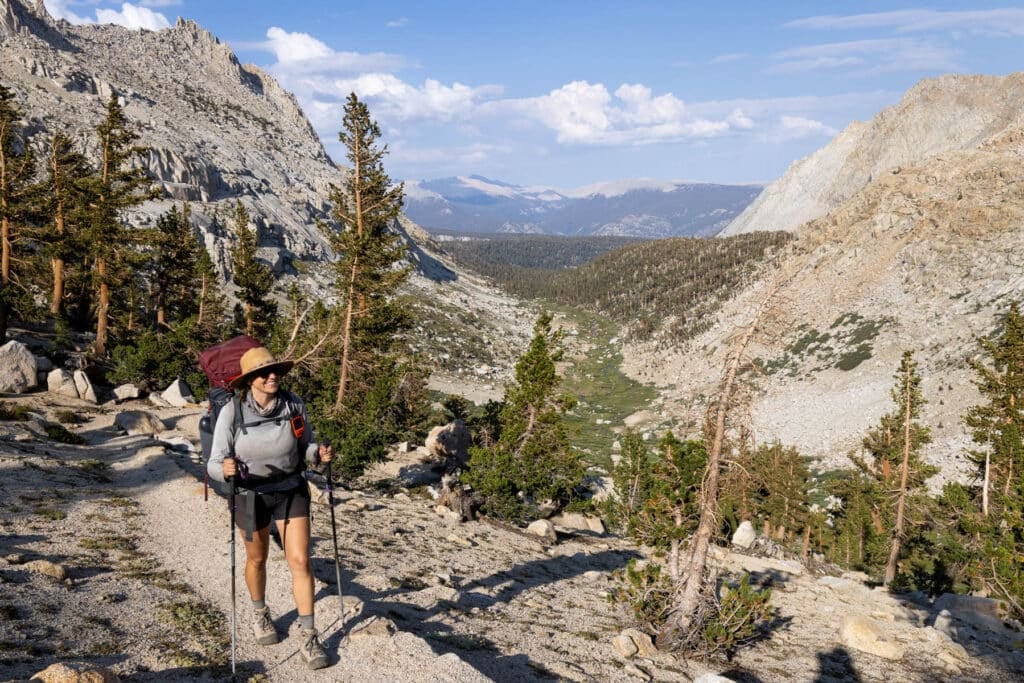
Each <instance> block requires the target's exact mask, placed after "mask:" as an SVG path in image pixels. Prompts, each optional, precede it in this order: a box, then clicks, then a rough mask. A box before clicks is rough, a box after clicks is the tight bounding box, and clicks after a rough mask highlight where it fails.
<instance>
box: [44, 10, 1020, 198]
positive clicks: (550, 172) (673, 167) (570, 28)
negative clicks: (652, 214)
mask: <svg viewBox="0 0 1024 683" xmlns="http://www.w3.org/2000/svg"><path fill="white" fill-rule="evenodd" d="M45 3H46V6H47V8H48V9H49V11H50V12H51V14H53V15H54V16H57V17H61V18H65V19H67V20H68V21H71V22H72V23H81V22H86V21H89V22H95V21H100V22H110V23H119V24H122V25H125V26H130V27H133V28H139V27H144V28H149V29H154V30H155V29H159V28H161V27H166V26H168V25H172V24H173V23H174V21H175V20H176V18H177V17H179V16H180V17H184V18H188V19H194V20H195V21H197V22H198V23H199V24H200V25H201V26H203V27H204V28H206V29H208V30H209V31H210V32H211V33H213V34H214V35H216V36H217V37H218V38H220V39H221V40H222V41H224V42H226V43H228V44H229V45H231V47H232V48H233V49H234V50H235V52H236V53H237V54H238V57H239V59H240V60H241V61H242V62H245V63H252V64H256V65H258V66H260V67H262V68H263V69H265V70H266V71H268V72H270V73H271V74H273V75H274V76H275V77H276V78H277V79H278V80H279V81H280V82H281V83H282V85H283V86H284V87H285V88H287V89H288V90H290V91H292V92H293V93H295V95H296V96H297V97H298V100H299V102H300V104H301V105H302V107H303V110H304V111H305V113H306V115H307V116H308V117H309V118H310V120H311V121H312V123H313V125H314V127H315V128H316V129H317V131H318V132H319V133H320V136H321V138H322V139H323V141H324V144H325V146H326V147H327V150H328V152H329V153H330V154H331V155H332V156H333V157H334V158H335V159H339V160H340V159H343V155H342V153H341V151H340V149H339V147H338V144H337V137H338V130H339V129H340V125H341V116H342V111H341V102H342V101H343V100H344V98H345V97H346V96H347V95H348V93H349V92H352V91H354V92H356V94H357V95H358V96H359V97H360V99H362V100H364V101H365V102H366V103H367V104H368V105H369V107H370V111H371V113H372V115H373V116H374V118H376V119H377V120H378V122H379V123H380V125H381V128H382V130H383V141H384V142H385V143H387V145H388V147H389V149H390V155H389V156H388V158H387V159H386V161H385V167H386V169H387V171H388V173H389V174H390V175H391V176H392V178H394V179H396V180H399V179H401V180H412V179H433V178H441V177H446V176H452V175H471V174H479V175H484V176H487V177H489V178H493V179H498V180H504V181H507V182H511V183H515V184H519V185H525V186H537V185H544V186H551V187H556V188H560V189H571V188H576V187H579V186H582V185H588V184H593V183H598V182H605V181H614V180H620V179H625V178H652V179H658V180H698V181H708V182H722V183H746V182H764V181H771V180H774V179H775V178H777V177H779V176H780V175H781V174H782V173H783V172H785V170H786V168H787V167H788V166H789V164H790V163H792V162H793V161H795V160H797V159H799V158H801V157H804V156H806V155H808V154H810V153H811V152H813V151H814V150H816V149H818V148H820V147H822V146H823V145H825V144H826V143H827V142H828V141H829V140H830V139H831V138H832V137H833V136H835V135H836V134H837V133H838V132H839V131H841V130H842V129H843V128H845V127H846V126H847V125H848V124H849V123H851V122H852V121H854V120H867V119H870V118H871V117H872V116H874V115H875V114H876V113H877V112H878V111H880V110H881V109H882V108H884V107H886V106H890V105H893V104H895V103H897V102H898V101H899V99H900V97H901V96H902V94H903V93H904V92H905V91H906V90H907V89H908V88H910V87H911V86H913V85H914V84H915V83H916V82H918V81H919V80H921V79H922V78H925V77H933V76H938V75H942V74H946V73H980V74H990V75H1005V74H1007V73H1010V72H1011V71H1013V70H1015V69H1019V68H1022V66H1021V65H1024V5H1022V6H1013V5H1010V4H1007V3H1005V2H1004V3H989V2H985V1H984V0H962V1H960V2H931V3H928V4H898V3H893V2H871V1H863V2H848V1H832V2H795V1H794V2H730V1H727V0H722V1H719V2H698V1H693V2H683V1H682V0H679V1H672V2H670V1H668V0H665V1H662V2H650V1H646V0H633V1H632V2H629V3H626V2H622V1H621V0H617V1H612V2H606V1H605V0H587V1H585V2H582V1H579V2H578V1H576V0H562V1H558V0H547V1H545V2H535V1H533V0H518V1H517V2H503V3H497V2H489V1H488V0H469V1H462V0H458V1H455V0H435V1H432V2H424V1H423V0H419V1H407V2H399V1H389V0H376V1H375V2H372V3H349V2H338V1H336V0H302V1H299V0H292V1H291V2H281V1H280V0H273V1H270V0H140V1H139V2H137V3H124V2H107V1H106V0H45Z"/></svg>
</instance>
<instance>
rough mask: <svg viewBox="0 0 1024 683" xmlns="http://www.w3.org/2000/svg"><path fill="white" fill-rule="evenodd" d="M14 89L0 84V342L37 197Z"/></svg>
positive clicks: (13, 299) (11, 303) (3, 335)
mask: <svg viewBox="0 0 1024 683" xmlns="http://www.w3.org/2000/svg"><path fill="white" fill-rule="evenodd" d="M20 120H21V110H20V109H19V108H18V106H17V104H16V102H15V96H14V93H13V92H12V91H11V90H10V89H9V88H7V87H5V86H3V85H0V343H3V340H4V339H5V338H6V336H7V326H8V325H9V323H10V316H11V311H12V309H13V307H14V305H15V302H16V299H17V298H18V292H17V288H18V287H19V284H18V278H17V274H16V273H15V270H14V263H15V261H16V259H17V257H16V254H15V251H16V248H17V247H16V245H17V244H18V242H19V239H21V237H22V235H21V233H22V232H23V231H24V228H25V226H26V224H27V223H29V222H31V220H32V217H31V213H32V207H33V204H34V203H36V202H37V200H38V194H39V189H40V188H39V186H38V184H37V183H35V182H34V181H33V177H34V175H35V172H36V167H35V156H34V155H33V154H32V151H31V149H29V147H28V146H27V144H26V140H25V137H24V134H23V130H22V126H21V123H20Z"/></svg>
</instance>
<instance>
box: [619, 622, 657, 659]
mask: <svg viewBox="0 0 1024 683" xmlns="http://www.w3.org/2000/svg"><path fill="white" fill-rule="evenodd" d="M622 634H623V635H625V636H629V637H630V638H632V639H633V643H634V644H635V645H636V649H637V651H638V652H639V653H640V656H641V657H654V656H656V655H657V654H658V648H656V647H654V641H652V640H651V637H650V636H649V635H647V634H646V633H644V632H643V631H641V630H639V629H635V628H627V629H626V630H625V631H623V632H622Z"/></svg>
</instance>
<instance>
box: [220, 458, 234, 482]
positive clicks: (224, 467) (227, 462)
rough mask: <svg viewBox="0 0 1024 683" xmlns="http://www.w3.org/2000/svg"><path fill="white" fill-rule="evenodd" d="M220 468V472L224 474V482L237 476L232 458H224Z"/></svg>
mask: <svg viewBox="0 0 1024 683" xmlns="http://www.w3.org/2000/svg"><path fill="white" fill-rule="evenodd" d="M220 466H221V471H223V472H224V481H227V480H229V479H231V477H233V476H235V475H236V474H238V466H237V465H236V464H235V459H234V458H224V460H223V461H222V462H221V464H220Z"/></svg>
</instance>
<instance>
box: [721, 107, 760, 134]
mask: <svg viewBox="0 0 1024 683" xmlns="http://www.w3.org/2000/svg"><path fill="white" fill-rule="evenodd" d="M725 120H726V121H728V122H729V125H730V126H732V127H733V128H738V129H740V130H750V129H751V128H753V127H754V120H753V119H752V118H750V117H749V116H747V115H746V114H745V113H743V110H742V109H740V108H739V107H737V108H736V109H733V110H732V111H731V112H729V115H728V116H727V117H725Z"/></svg>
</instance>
